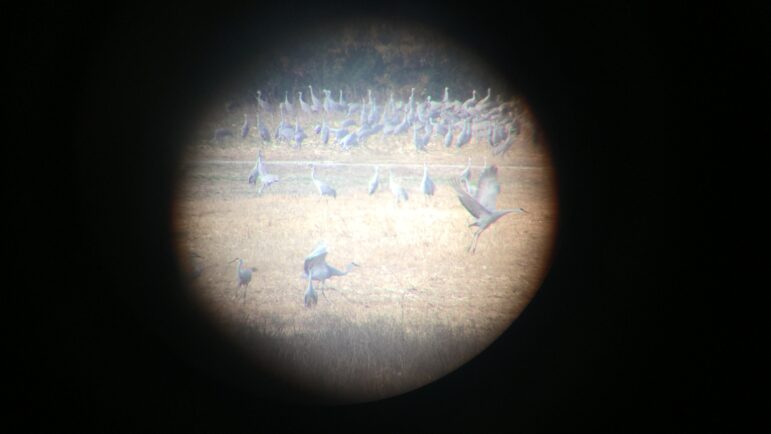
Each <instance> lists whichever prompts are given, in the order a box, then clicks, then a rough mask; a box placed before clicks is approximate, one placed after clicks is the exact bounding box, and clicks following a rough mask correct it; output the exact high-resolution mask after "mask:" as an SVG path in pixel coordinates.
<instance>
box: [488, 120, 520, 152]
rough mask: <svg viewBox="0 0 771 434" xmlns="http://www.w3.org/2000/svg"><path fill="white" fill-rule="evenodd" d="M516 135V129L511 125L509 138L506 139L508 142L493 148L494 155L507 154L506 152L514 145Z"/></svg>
mask: <svg viewBox="0 0 771 434" xmlns="http://www.w3.org/2000/svg"><path fill="white" fill-rule="evenodd" d="M515 135H516V134H515V133H514V128H513V126H512V125H509V136H508V137H506V140H504V141H503V142H501V143H498V144H497V145H495V147H493V155H501V154H505V153H506V151H508V150H509V148H511V145H512V144H513V143H514V136H515Z"/></svg>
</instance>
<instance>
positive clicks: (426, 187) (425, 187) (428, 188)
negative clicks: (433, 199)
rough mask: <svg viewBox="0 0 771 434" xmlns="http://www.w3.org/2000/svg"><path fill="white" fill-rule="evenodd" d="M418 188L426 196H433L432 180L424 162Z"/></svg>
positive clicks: (434, 187) (433, 186) (434, 188)
mask: <svg viewBox="0 0 771 434" xmlns="http://www.w3.org/2000/svg"><path fill="white" fill-rule="evenodd" d="M420 190H421V191H422V192H423V194H424V195H425V197H426V198H428V197H429V196H433V195H434V191H435V190H436V185H434V181H432V180H431V177H429V176H428V166H427V165H426V163H423V180H422V181H421V182H420Z"/></svg>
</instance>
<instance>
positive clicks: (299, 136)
mask: <svg viewBox="0 0 771 434" xmlns="http://www.w3.org/2000/svg"><path fill="white" fill-rule="evenodd" d="M306 137H308V136H307V135H306V134H305V131H303V129H302V128H301V127H300V120H299V119H297V120H296V122H295V126H294V135H293V138H294V142H295V145H296V148H297V149H300V147H301V146H302V143H303V140H305V138H306Z"/></svg>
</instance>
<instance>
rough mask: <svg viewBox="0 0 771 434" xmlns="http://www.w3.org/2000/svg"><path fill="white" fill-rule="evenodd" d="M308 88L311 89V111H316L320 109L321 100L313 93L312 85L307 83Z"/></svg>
mask: <svg viewBox="0 0 771 434" xmlns="http://www.w3.org/2000/svg"><path fill="white" fill-rule="evenodd" d="M308 89H310V91H311V107H312V108H313V111H315V112H317V111H319V110H320V109H321V102H320V101H319V99H318V98H316V95H314V94H313V86H311V85H310V84H309V85H308Z"/></svg>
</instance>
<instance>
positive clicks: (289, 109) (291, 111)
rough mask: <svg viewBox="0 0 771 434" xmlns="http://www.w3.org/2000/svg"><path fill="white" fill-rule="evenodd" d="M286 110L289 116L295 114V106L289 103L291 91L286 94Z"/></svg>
mask: <svg viewBox="0 0 771 434" xmlns="http://www.w3.org/2000/svg"><path fill="white" fill-rule="evenodd" d="M284 108H285V109H286V112H287V113H288V114H290V115H291V114H294V106H293V105H292V103H291V102H289V91H285V92H284Z"/></svg>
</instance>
